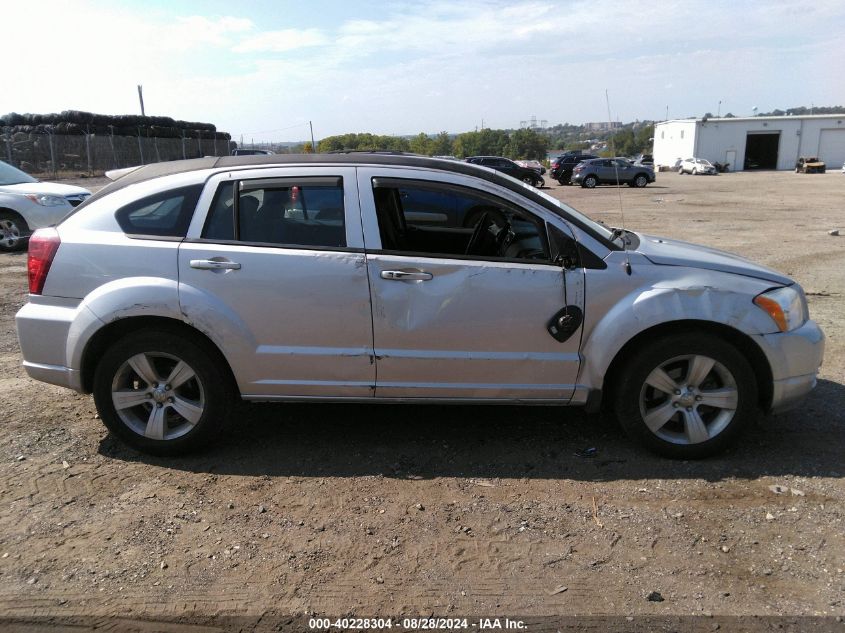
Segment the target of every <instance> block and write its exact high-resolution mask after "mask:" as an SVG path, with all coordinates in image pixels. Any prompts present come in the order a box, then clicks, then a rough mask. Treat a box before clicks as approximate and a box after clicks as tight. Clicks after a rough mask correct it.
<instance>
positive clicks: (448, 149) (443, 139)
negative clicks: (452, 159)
mask: <svg viewBox="0 0 845 633" xmlns="http://www.w3.org/2000/svg"><path fill="white" fill-rule="evenodd" d="M433 143H434V149H433V150H432V152H431V153H432V155H434V156H450V155H451V154H452V139H451V138H450V137H449V134H448V133H447V132H441V133H440V134H438V135H437V137H436V138H435V139H434V141H433Z"/></svg>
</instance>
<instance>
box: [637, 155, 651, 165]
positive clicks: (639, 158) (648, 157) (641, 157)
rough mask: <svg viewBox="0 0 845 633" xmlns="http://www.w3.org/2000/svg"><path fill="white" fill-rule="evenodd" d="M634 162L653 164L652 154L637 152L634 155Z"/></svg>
mask: <svg viewBox="0 0 845 633" xmlns="http://www.w3.org/2000/svg"><path fill="white" fill-rule="evenodd" d="M634 162H635V163H637V164H638V165H651V166H653V165H654V156H652V155H651V154H637V155H636V156H634Z"/></svg>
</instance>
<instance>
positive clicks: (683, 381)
mask: <svg viewBox="0 0 845 633" xmlns="http://www.w3.org/2000/svg"><path fill="white" fill-rule="evenodd" d="M613 406H614V410H615V413H616V416H617V418H618V420H619V422H620V424H621V425H622V427H623V428H624V429H625V431H626V432H627V433H628V434H629V435H630V436H631V437H633V438H635V439H637V440H638V441H640V442H641V443H642V444H643V445H645V446H646V447H648V448H649V449H651V450H652V451H654V452H656V453H659V454H661V455H666V456H668V457H674V458H680V459H697V458H701V457H707V456H709V455H713V454H715V453H717V452H719V451H721V450H723V449H724V448H725V447H726V446H728V444H729V443H730V442H731V441H733V440H734V439H735V438H736V437H737V435H738V434H739V433H740V432H741V431H742V429H743V428H744V427H745V426H746V425H747V424H748V423H749V422H750V421H752V420H754V419H755V417H756V416H757V414H758V412H759V410H758V406H757V382H756V380H755V378H754V373H753V371H752V369H751V366H750V365H749V363H748V361H747V360H746V359H745V356H744V355H743V354H742V353H740V352H739V351H738V350H737V349H736V348H735V347H734V346H732V345H730V344H729V343H727V342H725V341H724V340H723V339H721V338H719V337H717V336H714V335H712V334H709V333H706V332H689V333H685V334H675V335H672V336H667V337H665V338H661V339H659V340H657V341H653V342H650V343H649V345H648V346H645V347H643V348H641V349H640V350H638V351H637V353H636V354H635V355H631V356H629V357H628V360H627V361H626V365H625V366H624V367H623V368H622V370H621V372H620V374H619V381H618V382H616V384H615V385H614V402H613Z"/></svg>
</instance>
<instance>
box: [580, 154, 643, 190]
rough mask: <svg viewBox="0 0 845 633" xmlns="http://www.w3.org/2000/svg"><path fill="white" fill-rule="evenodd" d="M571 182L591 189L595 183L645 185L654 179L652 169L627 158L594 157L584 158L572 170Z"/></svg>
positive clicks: (630, 185)
mask: <svg viewBox="0 0 845 633" xmlns="http://www.w3.org/2000/svg"><path fill="white" fill-rule="evenodd" d="M571 181H572V184H573V185H581V186H582V187H587V188H588V189H592V188H593V187H595V186H596V185H615V184H627V185H628V186H629V187H645V186H646V185H647V184H648V183H650V182H654V181H655V175H654V170H653V169H652V168H651V167H648V166H646V165H636V164H634V163H632V162H631V161H630V160H628V159H627V158H594V159H591V160H585V161H584V162H582V163H579V164H578V165H576V166H575V169H573V170H572V179H571Z"/></svg>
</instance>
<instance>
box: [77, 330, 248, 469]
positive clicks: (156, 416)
mask: <svg viewBox="0 0 845 633" xmlns="http://www.w3.org/2000/svg"><path fill="white" fill-rule="evenodd" d="M223 362H224V361H223V360H222V357H220V355H219V354H215V353H214V352H213V351H212V350H211V349H209V348H208V347H207V346H206V345H203V344H201V343H200V342H199V341H196V340H193V339H191V338H190V337H183V336H177V335H175V334H173V333H171V332H167V331H159V330H139V331H137V332H135V333H133V334H130V335H128V336H126V337H125V338H123V339H120V340H119V341H118V342H117V343H115V344H114V345H112V346H111V347H110V348H109V349H108V350H107V351H106V352H105V354H104V355H103V357H102V359H101V360H100V362H99V364H98V365H97V369H96V371H95V373H94V402H95V404H96V405H97V411H98V412H99V414H100V417H101V418H102V420H103V422H104V423H105V425H106V426H107V427H108V428H109V430H110V431H111V432H113V433H114V434H115V435H117V436H118V437H119V438H120V439H122V440H123V441H124V442H126V443H127V444H128V445H129V446H131V447H132V448H135V449H137V450H139V451H143V452H147V453H153V454H157V455H172V454H177V453H182V452H187V451H190V450H194V449H196V448H198V447H200V446H201V445H203V444H205V443H206V442H208V441H209V440H211V439H212V438H213V437H214V436H215V435H216V434H217V433H218V431H219V430H220V429H221V428H222V426H223V424H224V422H225V420H226V418H227V416H228V412H229V408H230V406H231V403H232V400H233V396H232V387H231V379H230V377H229V374H228V371H227V368H226V367H224V366H223Z"/></svg>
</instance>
